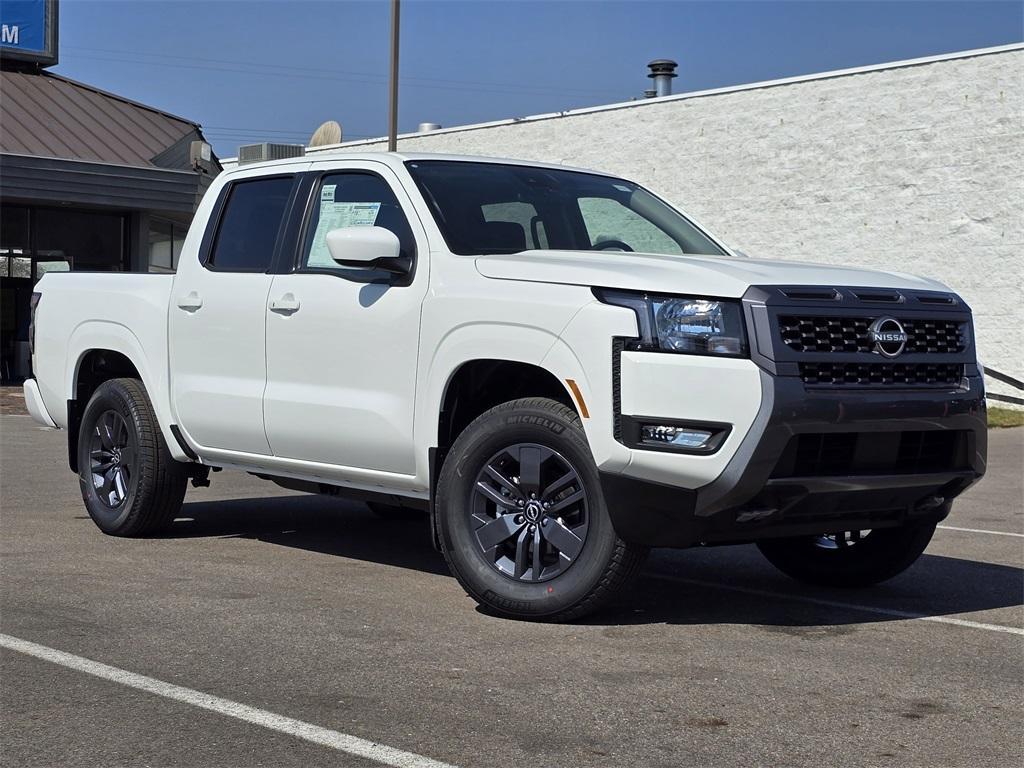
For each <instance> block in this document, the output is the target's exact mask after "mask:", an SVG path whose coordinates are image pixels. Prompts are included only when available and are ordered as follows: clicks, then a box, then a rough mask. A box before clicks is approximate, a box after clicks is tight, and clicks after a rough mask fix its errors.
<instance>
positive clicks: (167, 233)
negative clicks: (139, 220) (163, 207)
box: [149, 218, 188, 272]
mask: <svg viewBox="0 0 1024 768" xmlns="http://www.w3.org/2000/svg"><path fill="white" fill-rule="evenodd" d="M187 234H188V227H186V226H185V225H184V224H179V223H178V222H176V221H168V220H166V219H156V218H152V219H150V220H149V271H150V272H176V271H177V270H178V258H179V257H180V256H181V247H182V245H183V244H184V242H185V235H187Z"/></svg>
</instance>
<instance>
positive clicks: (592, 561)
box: [25, 153, 986, 620]
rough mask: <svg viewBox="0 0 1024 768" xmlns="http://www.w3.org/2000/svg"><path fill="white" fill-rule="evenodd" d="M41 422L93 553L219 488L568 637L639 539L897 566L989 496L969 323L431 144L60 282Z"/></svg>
mask: <svg viewBox="0 0 1024 768" xmlns="http://www.w3.org/2000/svg"><path fill="white" fill-rule="evenodd" d="M37 290H38V293H37V294H36V296H35V297H34V298H35V304H34V314H33V329H32V337H33V341H32V343H33V344H34V356H33V366H34V368H33V370H34V378H31V379H29V380H28V381H27V382H26V383H25V395H26V401H27V403H28V407H29V410H30V411H31V413H32V415H33V416H34V417H35V418H36V420H37V421H39V422H41V423H42V424H46V425H49V426H51V427H54V426H56V427H60V428H62V429H66V430H67V431H68V456H69V460H70V464H71V468H72V469H73V470H74V471H75V472H77V474H78V477H79V480H80V483H81V489H82V496H83V498H84V500H85V505H86V508H87V509H88V511H89V514H90V515H91V516H92V519H93V520H94V521H95V522H96V524H97V525H98V526H99V528H100V529H101V530H103V531H104V532H105V533H108V534H113V535H118V536H140V535H145V534H149V533H151V532H154V531H156V530H158V529H159V528H161V527H163V526H166V525H169V524H171V523H172V521H173V519H174V517H175V515H176V514H177V512H178V511H179V509H180V507H181V504H182V500H183V497H184V495H185V487H186V484H187V483H188V480H189V479H190V478H191V479H192V481H193V483H196V484H205V483H207V482H208V480H207V476H208V473H209V471H210V470H211V469H212V468H233V469H240V470H243V471H246V472H250V473H252V474H255V475H257V476H259V477H262V478H265V479H267V480H271V481H274V482H276V483H278V484H280V485H283V486H285V487H289V488H295V489H300V490H307V491H313V492H319V493H330V494H337V495H340V496H347V497H352V498H357V499H361V500H364V501H368V502H370V503H371V505H372V506H373V507H374V508H376V509H383V508H385V507H382V505H391V507H395V506H398V507H406V508H418V509H422V510H423V511H424V512H425V513H426V514H425V515H424V518H425V519H429V521H430V531H431V535H432V536H433V540H434V543H435V545H436V546H437V547H439V548H440V550H441V551H442V552H443V553H444V555H445V557H446V558H447V562H448V564H449V566H450V568H451V570H452V573H453V574H454V575H455V576H456V578H457V579H458V580H459V582H460V583H461V584H462V586H463V587H464V588H465V589H466V591H467V592H468V593H469V594H470V595H471V596H472V597H473V598H474V599H476V600H477V601H478V602H480V603H481V604H484V605H486V606H488V607H489V608H490V609H491V610H493V611H495V612H497V613H499V614H502V615H505V616H511V617H517V618H529V619H543V620H568V619H573V618H576V617H579V616H582V615H583V614H585V613H588V612H590V611H592V610H594V609H596V608H597V607H598V606H600V605H601V604H602V603H604V602H605V601H606V600H607V599H608V598H609V597H610V596H611V595H613V594H614V593H615V592H616V591H617V590H618V589H620V588H621V587H622V586H623V585H624V584H626V583H627V582H628V580H629V578H630V577H631V576H633V575H634V574H635V573H636V572H637V570H638V568H639V566H640V564H641V562H642V561H643V557H644V554H645V553H646V552H647V549H648V548H650V547H689V546H695V545H711V544H734V543H747V542H756V543H757V545H758V546H759V547H760V549H761V550H762V552H763V553H764V554H765V555H766V556H767V558H768V559H769V560H770V561H771V562H772V563H774V564H775V565H776V566H777V567H779V568H780V569H782V570H783V571H784V572H786V573H787V574H789V575H791V576H793V577H795V578H797V579H800V580H803V581H806V582H810V583H816V584H827V585H835V586H864V585H868V584H873V583H876V582H879V581H881V580H884V579H887V578H889V577H892V576H894V575H896V574H897V573H900V572H901V571H903V570H904V569H905V568H907V567H908V566H909V565H910V564H911V563H913V562H914V561H915V560H916V559H917V557H918V556H919V555H920V554H921V553H922V552H923V551H924V549H925V547H926V546H927V544H928V542H929V540H930V538H931V536H932V532H933V530H934V528H935V525H936V523H937V522H938V521H940V520H942V519H943V518H944V517H945V516H946V515H947V514H948V513H949V509H950V504H951V502H952V500H953V499H954V498H955V497H956V496H957V495H958V494H960V493H961V492H962V491H963V490H964V489H966V488H967V487H968V486H970V485H971V484H972V483H974V482H975V481H976V480H977V479H978V478H980V477H981V476H982V474H983V473H984V470H985V454H986V411H985V408H986V405H985V396H984V390H983V384H982V378H981V375H980V370H979V365H978V362H977V357H976V353H975V345H974V335H973V327H972V320H971V312H970V309H969V308H968V307H967V305H966V304H965V303H964V301H963V300H962V299H960V298H959V297H958V296H956V295H955V294H954V293H952V292H951V291H950V290H949V289H948V288H947V287H945V286H944V285H942V284H940V283H937V282H935V281H934V280H928V279H925V278H919V277H914V276H911V275H907V274H903V273H891V274H890V273H881V272H874V271H868V270H863V269H856V268H853V267H829V266H822V265H819V264H802V263H795V262H786V261H755V260H752V259H747V258H743V257H741V256H739V255H737V254H735V253H733V252H731V251H730V250H729V248H728V247H727V246H725V245H724V244H722V243H721V242H720V241H719V240H717V239H716V238H715V237H714V236H713V235H711V234H710V233H709V232H708V231H707V230H706V229H703V228H702V227H700V226H699V225H698V224H696V223H695V222H694V221H693V220H692V219H691V218H689V217H687V216H686V215H685V214H683V213H681V212H679V211H678V210H676V209H675V208H673V207H671V206H670V205H668V204H667V203H665V202H663V201H662V200H661V199H659V198H658V197H656V196H655V195H653V194H652V193H650V192H648V191H647V190H645V189H643V188H642V187H640V186H638V185H636V184H634V183H632V182H629V181H625V180H623V179H619V178H614V177H611V176H608V175H604V174H600V173H595V172H590V171H579V170H573V169H569V168H565V167H561V166H550V165H540V164H534V163H529V164H528V163H521V162H516V161H512V160H497V159H494V160H492V159H484V158H472V157H455V156H440V155H414V154H393V153H392V154H350V153H333V154H318V155H316V156H315V157H313V156H308V157H303V158H294V159H290V160H284V161H275V162H268V163H259V164H253V165H242V166H239V167H237V168H234V169H232V170H230V171H226V172H224V173H222V174H221V175H220V176H219V177H218V178H217V179H216V181H215V182H214V184H213V186H212V187H211V188H210V190H209V191H208V192H207V194H206V196H205V198H204V199H203V201H202V203H201V205H200V206H199V209H198V211H197V213H196V216H195V221H194V223H193V224H192V228H191V229H190V230H189V233H188V237H187V238H186V240H185V242H184V247H183V251H182V253H181V257H180V263H179V266H178V271H177V273H176V274H175V275H173V276H172V275H144V274H134V275H131V274H122V275H110V274H83V273H71V274H47V275H46V276H44V277H43V279H42V280H41V281H40V282H39V285H38V288H37Z"/></svg>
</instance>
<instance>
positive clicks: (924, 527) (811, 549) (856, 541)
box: [757, 521, 935, 587]
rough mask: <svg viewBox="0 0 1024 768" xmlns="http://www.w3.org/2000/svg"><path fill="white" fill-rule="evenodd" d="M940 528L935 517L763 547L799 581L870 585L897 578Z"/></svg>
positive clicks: (780, 541)
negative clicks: (936, 525) (937, 528)
mask: <svg viewBox="0 0 1024 768" xmlns="http://www.w3.org/2000/svg"><path fill="white" fill-rule="evenodd" d="M934 532H935V522H934V521H932V522H916V523H910V524H907V525H903V526H901V527H899V528H881V529H876V530H869V531H844V532H842V533H836V534H829V535H822V536H802V537H798V538H792V539H765V540H764V541H759V542H758V543H757V547H758V549H760V550H761V553H762V554H763V555H764V556H765V557H766V558H768V561H769V562H770V563H771V564H772V565H774V566H775V567H776V568H778V569H779V570H780V571H782V572H783V573H785V574H786V575H788V576H791V577H793V578H794V579H797V580H798V581H803V582H805V583H807V584H817V585H822V586H829V587H866V586H870V585H871V584H877V583H878V582H881V581H885V580H887V579H891V578H892V577H893V576H897V575H899V574H900V573H903V571H905V570H906V569H907V568H909V567H910V566H911V565H913V564H914V562H915V561H916V560H917V558H919V557H920V556H921V553H923V552H924V550H925V548H926V547H927V546H928V543H929V542H930V541H931V539H932V534H933V533H934Z"/></svg>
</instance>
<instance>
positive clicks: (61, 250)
mask: <svg viewBox="0 0 1024 768" xmlns="http://www.w3.org/2000/svg"><path fill="white" fill-rule="evenodd" d="M33 213H34V216H33V219H34V221H33V223H32V234H33V251H34V256H35V257H36V258H37V259H39V260H40V261H45V262H54V261H65V262H67V263H68V265H69V268H71V269H75V270H90V271H94V272H95V271H98V272H117V271H121V270H123V269H124V268H125V232H124V230H125V217H124V216H121V215H118V214H110V213H95V212H92V211H62V210H58V209H51V208H38V209H36V210H35V211H34V212H33Z"/></svg>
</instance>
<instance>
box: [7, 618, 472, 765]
mask: <svg viewBox="0 0 1024 768" xmlns="http://www.w3.org/2000/svg"><path fill="white" fill-rule="evenodd" d="M0 648H8V649H10V650H12V651H18V652H19V653H25V654H28V655H29V656H35V657H36V658H37V659H43V660H45V661H49V662H52V663H54V664H59V665H61V666H62V667H68V668H69V669H74V670H77V671H79V672H85V673H86V674H88V675H94V676H96V677H100V678H103V679H104V680H109V681H111V682H114V683H120V684H121V685H126V686H128V687H129V688H137V689H138V690H140V691H146V692H147V693H153V694H156V695H157V696H163V697H164V698H166V699H173V700H174V701H180V702H182V703H184V704H190V705H191V706H193V707H199V708H200V709H208V710H210V711H211V712H216V713H218V714H221V715H226V716H227V717H233V718H235V719H236V720H242V721H244V722H246V723H251V724H253V725H258V726H261V727H263V728H269V729H270V730H272V731H279V732H280V733H286V734H288V735H289V736H295V737H296V738H299V739H305V740H306V741H310V742H312V743H314V744H319V745H320V746H323V747H329V748H330V749H335V750H337V751H338V752H345V753H346V754H349V755H355V756H357V757H363V758H366V759H367V760H373V761H375V762H378V763H382V764H384V765H389V766H392V768H454V766H451V765H449V764H447V763H441V762H438V761H437V760H431V759H430V758H429V757H423V756H422V755H417V754H415V753H413V752H403V751H402V750H400V749H394V748H393V747H388V746H385V745H384V744H377V743H375V742H372V741H367V740H366V739H361V738H359V737H358V736H349V735H348V734H347V733H340V732H339V731H332V730H330V729H329V728H321V727H320V726H318V725H313V724H311V723H306V722H303V721H302V720H295V719H293V718H290V717H285V716H284V715H278V714H275V713H273V712H268V711H266V710H265V709H257V708H256V707H250V706H247V705H245V704H239V703H238V702H236V701H231V700H230V699H222V698H220V697H219V696H212V695H211V694H209V693H203V692H202V691H194V690H192V689H191V688H183V687H182V686H180V685H174V684H172V683H165V682H163V681H162V680H157V679H155V678H152V677H146V676H145V675H138V674H136V673H134V672H128V671H127V670H124V669H118V668H117V667H111V666H108V665H107V664H101V663H100V662H98V661H92V660H91V659H86V658H83V657H82V656H75V655H74V654H72V653H66V652H64V651H58V650H57V649H55V648H49V647H47V646H45V645H39V644H37V643H32V642H29V641H28V640H21V639H19V638H17V637H11V636H10V635H4V634H0Z"/></svg>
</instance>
